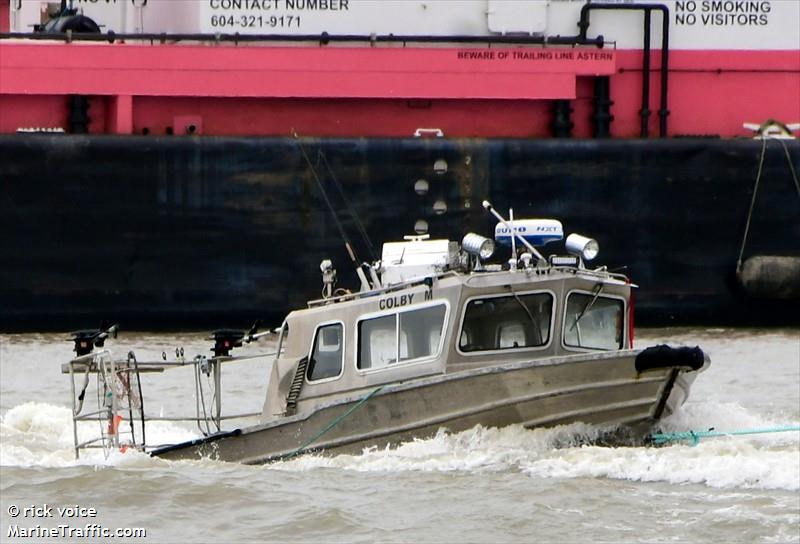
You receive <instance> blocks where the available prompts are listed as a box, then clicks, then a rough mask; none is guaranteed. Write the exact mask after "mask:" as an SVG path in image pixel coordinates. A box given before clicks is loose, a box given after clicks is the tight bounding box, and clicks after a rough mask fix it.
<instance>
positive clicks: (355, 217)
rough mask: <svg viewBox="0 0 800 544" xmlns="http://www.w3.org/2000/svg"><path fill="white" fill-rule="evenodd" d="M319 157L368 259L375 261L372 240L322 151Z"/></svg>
mask: <svg viewBox="0 0 800 544" xmlns="http://www.w3.org/2000/svg"><path fill="white" fill-rule="evenodd" d="M318 153H319V156H320V157H321V158H322V162H323V163H325V168H326V169H327V170H328V174H329V175H330V176H331V179H332V180H333V184H334V186H335V187H336V190H337V191H339V196H340V197H341V198H342V201H343V202H344V205H345V207H346V208H347V213H349V214H350V217H351V218H352V219H353V222H354V223H355V224H356V228H357V229H358V232H359V234H361V239H362V240H364V245H366V246H367V251H368V252H369V258H370V260H372V261H376V260H377V258H376V257H375V246H373V245H372V240H370V238H369V235H368V234H367V230H366V229H365V228H364V223H362V222H361V218H360V217H359V216H358V214H357V213H356V211H355V209H353V207H352V206H351V205H350V201H349V200H348V199H347V196H345V194H344V190H342V185H341V184H340V183H339V180H338V179H336V176H335V175H334V173H333V169H332V168H331V165H330V164H328V157H326V156H325V153H323V152H322V149H320V150H319V151H318Z"/></svg>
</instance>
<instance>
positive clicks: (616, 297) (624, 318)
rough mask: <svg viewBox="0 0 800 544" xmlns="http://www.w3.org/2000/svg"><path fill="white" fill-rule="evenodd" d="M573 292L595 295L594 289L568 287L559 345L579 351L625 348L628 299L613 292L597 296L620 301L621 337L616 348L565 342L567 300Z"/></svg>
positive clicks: (608, 350)
mask: <svg viewBox="0 0 800 544" xmlns="http://www.w3.org/2000/svg"><path fill="white" fill-rule="evenodd" d="M573 294H577V295H587V296H590V297H593V296H594V295H595V293H594V291H587V290H585V289H570V290H569V291H567V293H566V295H565V296H564V318H563V319H562V324H561V347H562V348H564V349H565V350H567V351H575V352H579V353H587V352H590V353H591V352H593V353H597V352H607V353H610V352H614V351H621V350H624V349H625V346H627V345H628V338H627V336H628V301H627V300H626V299H625V297H624V296H621V295H615V294H610V293H609V294H603V293H600V294H599V295H597V298H607V299H612V300H619V301H620V302H622V325H621V326H622V338H621V339H620V345H619V347H618V348H616V349H605V348H587V347H583V346H572V345H570V344H567V317H569V316H568V315H567V304H568V302H569V297H570V296H572V295H573Z"/></svg>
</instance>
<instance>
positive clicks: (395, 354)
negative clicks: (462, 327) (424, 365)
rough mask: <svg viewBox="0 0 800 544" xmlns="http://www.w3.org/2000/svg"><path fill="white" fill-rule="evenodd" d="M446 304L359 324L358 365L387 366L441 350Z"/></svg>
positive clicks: (427, 355) (365, 366) (366, 320)
mask: <svg viewBox="0 0 800 544" xmlns="http://www.w3.org/2000/svg"><path fill="white" fill-rule="evenodd" d="M445 313H446V306H445V305H444V304H440V305H437V306H429V307H426V308H419V309H416V310H407V311H404V312H399V313H395V314H391V315H384V316H380V317H375V318H372V319H365V320H363V321H360V322H359V323H358V357H357V365H358V368H359V369H361V370H366V369H376V368H385V367H387V366H389V365H391V364H394V363H396V362H398V361H400V362H407V361H414V360H417V359H424V358H427V357H432V356H435V355H436V354H438V353H439V346H440V344H441V339H442V333H443V330H444V318H445Z"/></svg>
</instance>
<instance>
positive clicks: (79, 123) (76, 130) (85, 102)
mask: <svg viewBox="0 0 800 544" xmlns="http://www.w3.org/2000/svg"><path fill="white" fill-rule="evenodd" d="M88 111H89V99H88V98H86V97H85V96H83V95H79V94H73V95H70V97H69V131H70V133H72V134H86V133H87V132H89V114H88Z"/></svg>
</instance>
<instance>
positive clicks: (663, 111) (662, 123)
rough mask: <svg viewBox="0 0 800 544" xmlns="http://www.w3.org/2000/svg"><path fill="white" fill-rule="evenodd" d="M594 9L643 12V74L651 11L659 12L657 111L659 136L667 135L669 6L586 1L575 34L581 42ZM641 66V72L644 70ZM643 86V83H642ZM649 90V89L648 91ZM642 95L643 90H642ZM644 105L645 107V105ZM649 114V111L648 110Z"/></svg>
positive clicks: (646, 55)
mask: <svg viewBox="0 0 800 544" xmlns="http://www.w3.org/2000/svg"><path fill="white" fill-rule="evenodd" d="M594 10H621V11H622V10H627V11H641V12H643V13H644V18H645V24H644V32H645V35H646V36H647V37H645V47H646V49H647V51H643V52H642V53H643V55H644V59H645V60H644V61H643V63H644V62H645V61H646V62H647V70H646V73H645V74H643V75H645V76H649V66H650V60H649V57H650V55H649V51H650V40H649V38H648V37H649V34H650V20H651V12H652V11H653V10H655V11H659V12H661V102H660V109H659V111H658V115H659V136H661V137H662V138H665V137H666V136H667V132H668V131H667V117H668V116H669V109H668V108H667V103H668V100H667V97H668V94H667V92H668V79H669V8H668V7H667V6H665V5H664V4H616V3H614V4H602V3H598V4H594V3H587V4H584V5H583V7H582V8H581V16H580V20H579V21H578V28H579V29H580V32H579V34H578V36H577V39H578V41H579V42H581V43H587V41H588V40H589V39H588V38H587V33H588V30H589V17H590V13H591V12H592V11H594ZM644 71H645V70H644V68H643V72H644ZM646 81H647V85H648V86H649V77H648V79H647V80H646ZM643 86H644V83H643ZM648 92H649V91H648ZM642 94H643V95H644V90H643V91H642ZM645 106H646V107H645ZM645 109H647V110H649V97H648V104H647V105H645V103H644V101H643V103H642V110H643V111H642V113H643V112H644V110H645ZM648 114H649V111H648Z"/></svg>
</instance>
